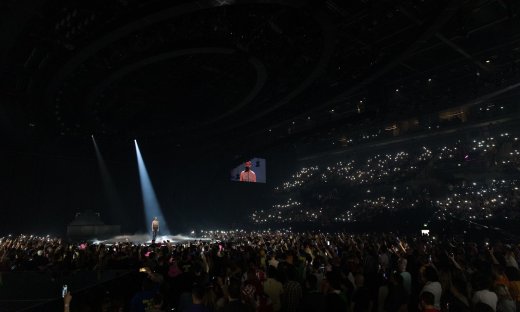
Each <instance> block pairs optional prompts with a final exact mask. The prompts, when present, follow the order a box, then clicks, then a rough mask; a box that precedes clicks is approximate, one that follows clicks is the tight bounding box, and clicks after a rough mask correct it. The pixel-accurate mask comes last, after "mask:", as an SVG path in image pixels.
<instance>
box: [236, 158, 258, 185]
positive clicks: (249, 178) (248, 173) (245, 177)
mask: <svg viewBox="0 0 520 312" xmlns="http://www.w3.org/2000/svg"><path fill="white" fill-rule="evenodd" d="M240 182H256V173H255V172H254V171H253V170H251V161H246V168H245V169H244V171H242V172H241V173H240Z"/></svg>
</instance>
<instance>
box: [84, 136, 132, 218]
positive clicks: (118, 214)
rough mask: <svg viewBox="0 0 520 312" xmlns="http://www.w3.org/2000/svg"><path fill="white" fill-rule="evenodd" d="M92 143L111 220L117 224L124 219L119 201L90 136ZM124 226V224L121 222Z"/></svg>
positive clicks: (93, 139)
mask: <svg viewBox="0 0 520 312" xmlns="http://www.w3.org/2000/svg"><path fill="white" fill-rule="evenodd" d="M91 137H92V143H93V144H94V150H95V151H96V158H97V161H98V165H99V173H100V174H101V180H102V181H103V186H104V187H105V192H106V194H107V197H108V201H109V204H110V208H111V213H112V218H113V220H114V221H116V220H118V222H122V221H124V219H125V214H123V211H122V209H121V200H120V198H119V196H118V194H117V191H116V188H115V186H114V182H113V180H112V176H111V175H110V172H109V171H108V168H107V165H106V163H105V160H104V158H103V155H101V151H100V150H99V147H98V145H97V142H96V139H95V138H94V135H91ZM122 223H123V224H124V222H122Z"/></svg>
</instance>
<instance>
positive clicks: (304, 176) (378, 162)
mask: <svg viewBox="0 0 520 312" xmlns="http://www.w3.org/2000/svg"><path fill="white" fill-rule="evenodd" d="M519 155H520V141H519V139H518V137H515V136H514V135H512V134H511V133H508V132H502V133H499V134H497V135H496V136H493V135H483V136H481V137H478V138H475V139H469V140H467V139H466V140H454V141H453V143H452V144H450V145H436V146H434V145H432V146H420V147H413V146H412V147H410V148H409V149H408V150H406V151H399V152H396V153H386V154H375V155H372V156H370V155H369V156H368V157H366V158H364V159H363V160H359V159H351V160H348V161H338V162H336V163H334V164H331V165H328V166H325V167H320V166H317V165H315V166H311V167H305V168H302V169H300V170H299V171H298V172H296V173H295V174H293V175H292V176H291V179H290V180H289V181H286V182H283V183H282V184H281V185H280V186H277V187H275V192H276V193H277V194H278V196H279V197H281V198H284V197H289V199H288V200H287V199H284V201H285V202H284V203H282V204H280V203H277V204H275V205H273V207H272V209H264V210H257V211H254V212H253V213H252V214H251V220H252V222H253V223H255V224H273V223H282V224H291V223H298V222H307V223H316V222H318V223H321V224H327V222H328V221H329V220H334V221H336V222H356V221H370V220H371V219H372V218H374V217H378V216H384V215H385V214H392V213H396V212H400V211H405V210H407V209H413V208H419V209H425V208H426V209H428V208H432V210H433V211H436V212H438V213H437V215H438V217H439V218H446V217H447V216H453V217H457V218H465V219H468V220H488V219H492V218H494V217H496V216H500V217H507V218H508V219H510V218H515V217H516V216H518V214H519V212H520V211H518V209H517V208H518V206H519V205H518V202H519V201H520V192H518V184H519V182H518V181H517V178H518V177H517V174H518V172H519V171H520V157H518V156H519ZM482 172H486V173H487V175H486V178H483V177H482V176H481V174H482ZM454 173H458V174H459V175H460V176H466V175H467V178H464V179H460V178H459V179H456V180H455V181H450V182H449V183H447V182H446V181H445V179H449V176H450V175H451V176H453V174H454ZM468 173H469V174H468ZM489 176H492V177H493V176H495V177H502V176H503V178H500V179H498V178H496V179H495V180H492V181H491V179H489V180H487V179H488V177H489ZM421 185H422V186H423V187H420V186H421ZM434 185H439V186H438V187H437V190H436V192H435V194H432V192H431V189H432V188H433V186H434Z"/></svg>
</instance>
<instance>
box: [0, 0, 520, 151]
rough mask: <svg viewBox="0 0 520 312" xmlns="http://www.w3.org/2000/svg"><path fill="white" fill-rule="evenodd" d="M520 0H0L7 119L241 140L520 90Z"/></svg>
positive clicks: (16, 124)
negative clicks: (501, 91) (519, 87)
mask: <svg viewBox="0 0 520 312" xmlns="http://www.w3.org/2000/svg"><path fill="white" fill-rule="evenodd" d="M518 13H519V5H518V3H517V2H515V1H512V0H501V1H487V0H479V1H473V0H471V1H469V0H468V1H462V0H452V1H448V0H422V1H370V0H360V1H338V0H328V1H301V0H295V1H292V0H272V1H269V0H265V1H262V0H260V1H257V0H250V1H248V0H243V1H239V0H236V1H233V0H212V1H160V0H146V1H145V0H118V1H59V0H55V1H51V0H48V1H45V0H37V1H29V0H16V1H15V0H11V1H2V3H1V4H0V42H2V45H0V113H1V115H2V118H1V119H0V125H1V126H2V129H3V131H2V132H3V135H4V137H5V138H8V139H9V141H10V142H11V144H12V146H14V147H20V146H23V144H25V143H24V142H35V141H37V142H47V141H56V140H71V141H73V140H81V139H84V138H88V137H89V136H90V135H91V134H94V135H95V136H96V137H99V138H102V139H104V140H106V141H109V142H112V143H113V146H118V145H121V144H127V143H128V142H129V141H131V140H133V139H135V138H137V139H140V140H143V141H146V142H148V143H149V144H151V145H156V146H160V148H161V149H166V150H168V149H170V148H172V149H177V150H182V151H185V152H189V151H197V150H200V149H201V146H204V148H208V149H210V148H215V147H224V148H229V149H230V150H231V152H233V149H240V150H241V152H244V145H245V143H247V142H251V141H252V140H254V142H255V145H254V147H252V148H262V146H268V145H270V144H276V142H279V141H280V140H285V139H287V138H291V137H298V136H299V135H304V134H306V133H309V132H310V131H312V132H313V133H314V134H316V133H320V132H325V133H329V132H330V127H332V126H333V125H334V124H338V123H340V124H341V125H342V127H343V130H346V131H348V130H349V129H350V128H352V129H356V128H358V127H360V126H366V125H376V124H380V123H385V122H388V121H392V120H395V119H396V118H408V117H413V116H417V115H420V114H429V113H432V112H437V111H440V110H442V109H446V108H449V107H453V106H457V105H462V104H464V103H468V102H471V101H472V100H473V99H478V98H481V97H485V96H486V95H488V94H493V92H500V90H504V89H507V88H509V89H507V92H509V93H511V92H512V93H514V92H516V87H514V86H515V84H517V83H518V82H519V81H520V76H519V73H518V66H519V62H520V21H519V17H518ZM246 152H247V151H246Z"/></svg>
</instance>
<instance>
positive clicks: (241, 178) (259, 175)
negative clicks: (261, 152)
mask: <svg viewBox="0 0 520 312" xmlns="http://www.w3.org/2000/svg"><path fill="white" fill-rule="evenodd" d="M265 176H266V166H265V159H263V158H252V159H250V160H247V161H246V162H244V163H242V164H241V165H239V166H237V167H236V168H234V169H233V170H231V181H237V182H245V183H265V182H266V177H265Z"/></svg>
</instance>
